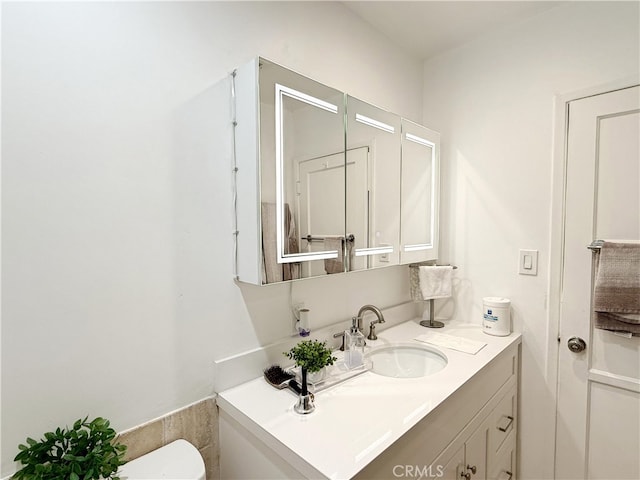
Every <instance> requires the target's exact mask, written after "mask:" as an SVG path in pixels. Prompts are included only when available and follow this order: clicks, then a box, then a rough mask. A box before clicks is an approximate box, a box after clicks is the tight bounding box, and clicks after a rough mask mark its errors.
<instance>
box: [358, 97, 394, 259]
mask: <svg viewBox="0 0 640 480" xmlns="http://www.w3.org/2000/svg"><path fill="white" fill-rule="evenodd" d="M346 112H347V125H346V127H347V154H346V195H347V213H346V222H347V224H346V232H347V234H348V235H349V236H351V235H353V238H354V246H353V261H352V262H351V270H364V269H368V268H375V267H382V266H388V265H397V264H398V263H399V261H400V255H399V250H400V249H399V247H400V236H399V232H400V217H399V215H398V212H399V211H400V153H401V150H400V130H401V124H400V117H399V116H398V115H395V114H393V113H390V112H387V111H385V110H383V109H381V108H378V107H376V106H374V105H371V104H369V103H366V102H364V101H362V100H359V99H357V98H354V97H352V96H350V95H347V107H346Z"/></svg>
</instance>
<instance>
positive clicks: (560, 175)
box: [545, 74, 640, 472]
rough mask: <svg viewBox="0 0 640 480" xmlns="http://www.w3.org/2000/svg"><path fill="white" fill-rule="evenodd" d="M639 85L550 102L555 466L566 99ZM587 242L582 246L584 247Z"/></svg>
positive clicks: (636, 78)
mask: <svg viewBox="0 0 640 480" xmlns="http://www.w3.org/2000/svg"><path fill="white" fill-rule="evenodd" d="M638 84H640V74H639V75H632V76H630V77H626V78H623V79H620V80H616V81H612V82H608V83H605V84H600V85H596V86H593V87H589V88H585V89H581V90H577V91H574V92H569V93H565V94H562V95H556V96H555V98H554V105H553V138H552V142H551V143H552V149H553V151H552V187H551V236H550V245H549V280H548V281H549V283H548V311H549V314H548V315H549V316H548V331H547V361H546V372H545V373H546V376H547V384H548V386H549V388H551V389H552V391H553V398H554V405H555V424H556V433H555V434H554V448H553V452H554V453H553V464H554V472H555V465H556V445H555V443H556V438H557V420H558V368H559V358H560V348H562V346H563V344H564V340H566V339H561V338H559V335H560V301H561V298H562V295H561V292H562V282H563V277H562V271H563V264H564V229H565V208H566V205H565V192H566V181H567V176H566V175H567V160H568V159H567V142H568V130H569V115H568V114H569V102H572V101H575V100H580V99H583V98H587V97H593V96H596V95H602V94H604V93H609V92H613V91H616V90H622V89H625V88H629V87H633V86H635V85H638ZM586 247H587V245H585V248H586Z"/></svg>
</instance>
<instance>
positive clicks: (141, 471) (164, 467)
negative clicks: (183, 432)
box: [118, 439, 205, 480]
mask: <svg viewBox="0 0 640 480" xmlns="http://www.w3.org/2000/svg"><path fill="white" fill-rule="evenodd" d="M118 475H119V476H120V479H121V480H161V479H167V480H205V469H204V461H203V460H202V456H201V455H200V452H198V449H197V448H196V447H194V446H193V445H192V444H191V443H189V442H187V441H186V440H182V439H180V440H176V441H174V442H171V443H169V444H168V445H165V446H164V447H160V448H158V449H157V450H154V451H153V452H149V453H147V454H146V455H142V456H141V457H138V458H136V459H134V460H131V461H130V462H127V463H126V464H125V465H123V466H122V467H120V470H119V472H118Z"/></svg>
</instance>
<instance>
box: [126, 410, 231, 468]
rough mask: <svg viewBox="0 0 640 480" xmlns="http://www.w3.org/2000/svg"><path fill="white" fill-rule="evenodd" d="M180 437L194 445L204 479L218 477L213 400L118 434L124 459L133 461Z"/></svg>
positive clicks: (216, 436)
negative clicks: (124, 446) (199, 457)
mask: <svg viewBox="0 0 640 480" xmlns="http://www.w3.org/2000/svg"><path fill="white" fill-rule="evenodd" d="M179 438H183V439H185V440H187V441H188V442H190V443H192V444H193V445H195V447H196V448H197V449H198V450H199V451H200V454H201V455H202V458H204V464H205V467H206V470H207V480H213V479H217V478H219V477H220V464H219V461H218V411H217V409H216V403H215V397H207V398H205V399H203V400H200V401H198V402H195V403H193V404H191V405H188V406H186V407H184V408H181V409H179V410H175V411H173V412H170V413H168V414H167V415H165V416H163V417H160V418H157V419H155V420H151V421H150V422H147V423H144V424H142V425H139V426H137V427H134V428H132V429H130V430H126V431H124V432H121V433H120V435H119V437H118V439H119V441H120V443H122V444H124V445H126V446H127V454H126V457H125V459H126V460H133V459H135V458H138V457H140V456H142V455H144V454H146V453H149V452H151V451H152V450H155V449H157V448H160V447H162V446H164V445H167V444H168V443H171V442H173V441H174V440H177V439H179Z"/></svg>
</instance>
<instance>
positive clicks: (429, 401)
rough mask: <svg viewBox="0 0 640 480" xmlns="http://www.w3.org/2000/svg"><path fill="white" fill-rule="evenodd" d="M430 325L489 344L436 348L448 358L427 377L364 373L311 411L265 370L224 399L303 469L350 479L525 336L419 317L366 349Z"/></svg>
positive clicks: (326, 394) (221, 400)
mask: <svg viewBox="0 0 640 480" xmlns="http://www.w3.org/2000/svg"><path fill="white" fill-rule="evenodd" d="M427 332H437V333H442V334H447V335H454V336H457V337H462V338H466V339H469V340H475V341H480V342H483V343H486V344H487V345H486V346H485V347H484V348H482V349H481V350H480V351H479V352H478V353H476V354H475V355H471V354H468V353H462V352H459V351H456V350H452V349H449V348H445V347H437V349H438V350H440V351H441V352H442V353H444V354H445V356H446V357H447V359H448V364H447V366H446V367H445V368H444V369H443V370H441V371H440V372H437V373H435V374H432V375H429V376H426V377H419V378H390V377H384V376H380V375H377V374H375V373H372V372H366V373H364V374H362V375H359V376H357V377H355V378H352V379H349V380H347V381H345V382H343V383H341V384H339V385H336V386H334V387H331V388H329V389H328V390H325V391H322V392H319V393H317V394H316V395H315V405H316V410H315V411H314V412H313V413H311V414H309V415H299V414H297V413H295V412H294V411H293V405H294V404H295V403H296V397H295V395H294V394H293V393H292V392H291V391H290V390H288V389H285V390H277V389H275V388H273V387H272V386H270V385H269V384H268V383H267V382H266V381H265V380H264V379H263V378H262V377H259V378H256V379H255V380H252V381H250V382H247V383H244V384H242V385H239V386H237V387H234V388H231V389H229V390H226V391H224V392H221V393H220V394H219V395H218V400H217V402H218V405H219V407H220V409H221V410H222V411H224V412H225V413H227V414H228V415H230V416H231V417H232V418H234V419H235V420H236V421H238V422H239V423H240V424H241V425H243V426H244V427H245V428H247V429H248V430H249V431H250V432H252V433H253V434H254V435H256V436H257V437H258V438H260V439H261V440H262V441H263V442H265V443H266V444H267V445H268V446H269V447H271V448H272V449H273V450H275V451H276V452H277V453H278V454H279V455H280V456H281V457H283V458H284V459H285V460H286V461H287V462H289V463H290V464H291V465H292V466H294V467H295V468H297V469H298V470H299V471H300V472H301V473H302V474H304V475H305V476H307V477H310V478H317V477H322V476H324V477H327V478H351V477H353V476H354V475H355V474H356V473H358V472H359V471H360V470H361V469H362V468H363V467H365V466H366V465H367V464H368V463H370V462H371V461H372V460H373V459H375V458H376V457H377V456H378V455H379V454H380V453H382V452H383V451H384V450H385V449H387V448H388V447H389V446H390V445H391V444H392V443H393V442H394V441H396V440H397V439H398V438H400V437H401V436H402V435H404V434H405V433H406V432H407V431H408V430H409V429H410V428H411V427H413V426H414V425H415V424H416V423H418V422H419V421H420V420H422V419H423V418H424V417H426V416H427V415H428V414H429V413H430V412H431V411H432V410H434V409H435V408H436V407H437V406H438V405H439V404H441V403H442V402H443V401H445V400H446V399H447V398H448V397H449V396H450V395H451V394H453V393H454V392H455V391H456V390H457V389H458V388H460V387H461V386H462V385H464V384H465V383H466V382H467V381H468V380H469V379H470V378H471V377H473V376H474V375H475V374H476V373H478V372H479V371H480V370H481V369H482V368H483V367H484V366H485V365H487V364H488V363H489V362H490V361H491V360H493V359H494V358H495V357H496V356H498V355H499V354H500V353H501V352H502V351H504V350H505V349H507V348H508V347H509V346H511V345H513V344H515V343H519V342H520V334H517V333H512V334H511V335H509V336H507V337H495V336H491V335H486V334H484V333H483V332H482V327H481V326H480V325H475V324H474V325H469V324H458V325H454V324H452V325H448V326H446V327H445V328H442V329H427V328H424V327H421V326H420V325H419V319H415V320H410V321H407V322H405V323H402V324H400V325H397V326H395V327H393V328H390V329H388V330H385V331H383V332H381V333H380V334H379V336H378V340H376V341H370V340H367V348H375V347H378V346H381V345H384V344H389V343H395V342H406V341H414V340H412V339H414V338H415V337H417V336H419V335H424V334H425V333H427ZM415 343H417V344H420V345H426V344H424V343H421V342H415ZM284 360H285V359H284V357H283V364H284V363H285V362H284Z"/></svg>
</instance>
